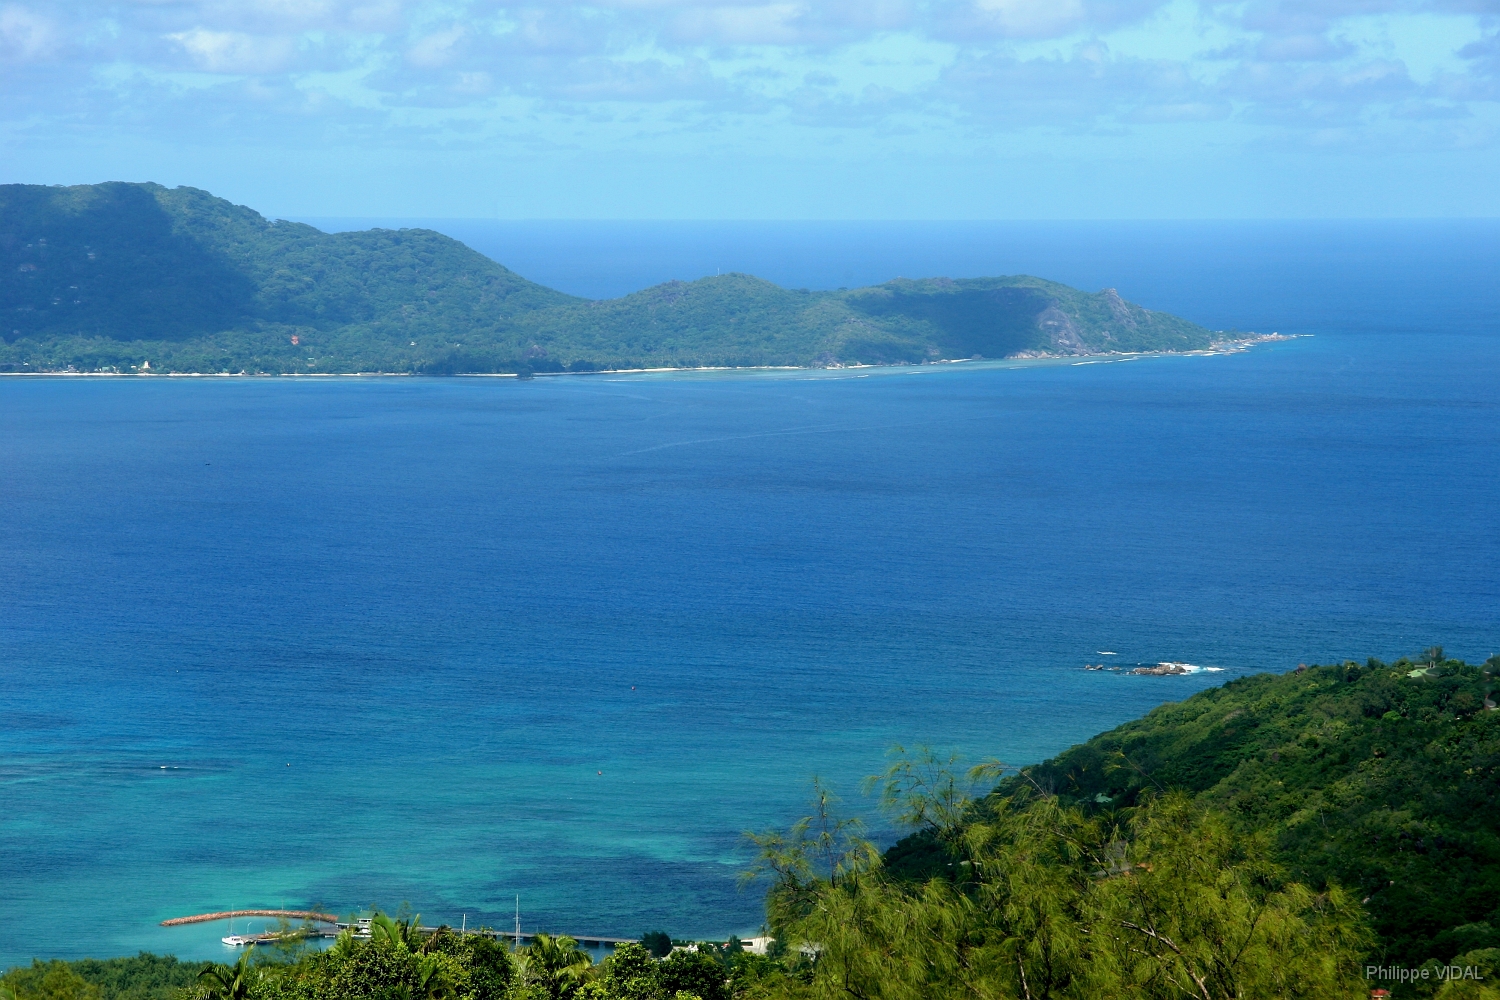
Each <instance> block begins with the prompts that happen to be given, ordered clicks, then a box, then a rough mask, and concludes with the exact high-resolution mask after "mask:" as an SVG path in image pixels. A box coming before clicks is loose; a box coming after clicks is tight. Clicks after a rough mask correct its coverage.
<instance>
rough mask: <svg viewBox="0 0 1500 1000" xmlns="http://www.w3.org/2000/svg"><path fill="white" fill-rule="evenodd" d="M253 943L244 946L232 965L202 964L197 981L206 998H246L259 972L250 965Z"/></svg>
mask: <svg viewBox="0 0 1500 1000" xmlns="http://www.w3.org/2000/svg"><path fill="white" fill-rule="evenodd" d="M254 951H255V945H253V944H252V945H251V946H250V947H248V948H246V949H245V950H244V952H243V953H242V954H241V955H240V958H239V961H237V962H235V963H234V964H233V965H224V964H222V963H216V964H214V965H207V966H204V968H203V971H202V972H200V973H198V982H199V983H201V984H202V985H203V988H204V991H205V995H206V996H207V998H208V1000H246V998H247V997H249V995H250V988H251V987H252V986H254V985H255V981H256V980H257V979H259V978H260V972H259V971H258V970H256V969H254V968H252V967H251V966H250V955H251V953H252V952H254Z"/></svg>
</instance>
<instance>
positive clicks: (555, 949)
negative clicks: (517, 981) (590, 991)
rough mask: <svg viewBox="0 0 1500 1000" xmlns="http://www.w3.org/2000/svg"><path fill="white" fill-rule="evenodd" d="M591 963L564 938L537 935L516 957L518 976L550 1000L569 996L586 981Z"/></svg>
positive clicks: (567, 938)
mask: <svg viewBox="0 0 1500 1000" xmlns="http://www.w3.org/2000/svg"><path fill="white" fill-rule="evenodd" d="M593 964H594V960H593V958H592V957H590V956H589V953H588V952H586V951H584V950H583V949H582V948H580V947H578V942H577V941H576V940H575V939H573V938H570V937H567V936H566V935H564V936H560V937H554V936H553V935H551V934H538V935H537V936H536V937H534V938H532V939H531V944H530V945H528V946H527V947H525V948H522V949H521V951H520V953H519V954H518V955H517V956H516V965H517V967H518V968H519V970H520V973H521V975H522V976H523V977H524V978H525V979H526V980H527V981H528V982H533V983H536V984H537V985H539V986H541V987H542V988H543V989H544V990H546V991H547V995H548V996H549V997H551V998H552V1000H563V998H565V997H568V996H570V995H572V993H573V991H574V990H576V989H577V988H578V987H579V986H580V985H582V983H583V982H584V981H585V980H586V979H587V978H588V975H589V972H590V969H591V967H592V966H593Z"/></svg>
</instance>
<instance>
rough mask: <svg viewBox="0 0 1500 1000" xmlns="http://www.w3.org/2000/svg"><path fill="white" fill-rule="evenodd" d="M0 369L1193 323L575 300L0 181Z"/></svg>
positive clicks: (1028, 302) (792, 347) (293, 230)
mask: <svg viewBox="0 0 1500 1000" xmlns="http://www.w3.org/2000/svg"><path fill="white" fill-rule="evenodd" d="M0 316H3V325H0V340H3V343H0V371H8V372H45V371H79V372H95V371H107V372H119V373H140V372H148V371H151V372H202V373H219V372H230V373H238V372H247V373H258V372H269V373H286V372H298V373H336V372H400V373H429V374H453V373H461V372H516V373H523V374H524V373H529V372H559V371H590V370H596V369H600V368H632V367H697V366H755V365H799V366H808V365H824V366H826V365H837V364H889V363H918V362H925V361H934V360H953V359H961V358H972V357H986V358H996V357H1009V356H1013V355H1028V354H1059V355H1071V354H1093V353H1102V352H1111V351H1124V352H1134V351H1159V350H1171V351H1181V350H1195V349H1200V348H1205V347H1207V346H1209V345H1210V344H1211V343H1212V342H1213V340H1214V336H1213V335H1212V334H1211V333H1210V332H1209V331H1207V330H1205V329H1203V328H1202V327H1199V326H1196V325H1195V324H1192V323H1189V322H1187V321H1185V320H1181V319H1178V318H1177V317H1174V316H1170V315H1167V314H1165V313H1159V312H1151V311H1149V310H1146V309H1143V308H1141V307H1140V306H1136V305H1132V304H1130V303H1127V302H1125V301H1124V300H1123V299H1122V298H1120V296H1119V295H1118V294H1116V293H1115V292H1114V291H1113V290H1106V291H1104V292H1100V293H1098V294H1095V295H1089V294H1085V293H1083V292H1079V291H1077V290H1075V289H1071V288H1068V287H1066V286H1064V285H1059V284H1056V283H1053V282H1048V281H1042V280H1040V279H1037V278H1029V277H1024V276H1022V277H1008V278H976V279H964V280H949V279H946V278H935V279H928V280H924V281H907V280H896V281H892V282H888V283H886V284H884V285H879V286H876V287H873V288H863V289H855V290H853V291H839V292H810V291H806V290H802V291H793V290H788V289H784V288H780V287H778V286H776V285H773V284H771V283H770V282H766V281H761V280H759V279H756V278H753V277H750V276H748V275H740V274H731V275H723V276H720V277H715V278H703V279H700V280H698V281H693V282H669V283H667V284H664V285H658V286H656V287H654V288H649V289H646V290H644V291H641V292H637V293H635V294H634V295H629V296H626V297H624V298H621V299H614V300H608V301H589V300H584V299H578V298H575V297H573V296H569V295H565V294H563V293H561V292H557V291H553V290H552V289H549V288H544V287H542V286H541V285H537V284H535V283H533V282H530V281H527V280H525V279H524V278H522V277H520V276H519V275H517V274H515V273H513V272H511V271H509V270H507V269H506V268H505V267H503V266H501V265H500V264H497V263H495V262H494V261H492V260H490V259H489V258H487V257H485V256H483V255H482V254H479V253H477V252H475V251H473V250H471V249H469V248H468V247H466V246H464V245H463V244H462V243H459V242H458V241H456V240H452V239H449V238H448V237H446V236H443V235H441V234H440V233H436V232H432V231H430V230H421V229H402V230H381V229H377V230H370V231H367V232H357V233H333V234H329V233H323V232H320V231H318V230H316V229H314V228H312V227H311V226H305V225H300V224H297V223H290V222H284V221H269V220H267V219H265V218H263V217H262V216H261V215H259V214H258V213H257V212H255V211H253V210H251V209H248V208H245V207H243V206H238V205H234V204H231V203H230V202H228V201H225V200H223V199H221V198H216V197H214V196H212V195H210V194H208V193H207V192H205V191H200V190H197V189H194V188H185V187H180V188H172V189H168V188H165V187H162V186H160V185H157V184H126V183H109V184H96V185H81V186H76V187H43V186H37V185H22V184H11V185H3V186H0Z"/></svg>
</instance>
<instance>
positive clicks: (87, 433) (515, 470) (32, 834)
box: [0, 277, 1500, 964]
mask: <svg viewBox="0 0 1500 1000" xmlns="http://www.w3.org/2000/svg"><path fill="white" fill-rule="evenodd" d="M1361 280H1365V279H1364V278H1363V277H1362V278H1361ZM1399 305H1400V304H1399V302H1397V303H1395V304H1393V305H1392V307H1391V309H1389V310H1387V311H1385V312H1383V313H1379V315H1380V316H1381V317H1382V319H1381V322H1380V323H1378V324H1377V323H1373V322H1370V323H1366V324H1364V325H1358V324H1351V325H1349V326H1346V327H1342V328H1341V327H1339V326H1338V325H1337V324H1325V325H1316V324H1314V323H1313V322H1310V321H1309V322H1307V323H1305V326H1304V328H1310V329H1311V332H1316V333H1317V334H1318V335H1317V336H1315V337H1312V338H1309V339H1301V340H1296V341H1292V342H1286V343H1280V344H1274V345H1268V346H1265V347H1262V348H1258V349H1256V350H1254V351H1251V352H1249V353H1246V354H1240V355H1233V356H1221V357H1188V358H1157V359H1144V360H1139V361H1131V362H1118V363H1111V364H1090V365H1071V364H1062V365H1028V366H1013V365H1003V364H989V365H976V366H952V367H943V368H929V369H917V370H899V369H893V370H880V371H856V372H842V373H818V374H816V375H815V376H814V375H809V374H808V373H795V372H793V373H758V374H730V375H692V376H669V377H664V376H632V377H620V376H613V377H610V376H590V377H569V378H558V379H536V380H533V381H530V382H516V381H514V380H502V379H452V380H418V379H413V380H397V379H387V380H375V379H349V380H327V381H313V380H309V381H292V380H103V379H88V380H85V379H76V380H67V379H48V380H42V379H31V380H23V379H7V380H0V428H3V429H4V432H5V433H4V435H3V436H0V462H3V468H5V469H6V470H7V471H6V475H5V476H4V477H3V480H0V504H3V510H4V518H3V519H0V551H3V553H4V558H3V560H0V593H3V594H5V595H6V599H5V604H4V610H3V612H0V692H3V694H0V798H3V803H4V805H3V808H0V858H3V861H4V863H3V865H0V900H3V901H4V903H5V909H6V912H7V914H11V915H19V918H20V919H15V918H14V917H12V918H11V919H8V920H7V921H6V922H5V924H4V926H3V928H0V964H9V963H12V962H16V961H23V960H27V959H29V958H30V957H31V956H32V955H61V956H77V955H83V954H94V955H104V954H118V953H127V952H132V951H134V950H136V949H138V948H149V949H153V950H158V951H174V952H176V953H177V954H179V955H182V956H184V957H189V956H191V957H217V956H219V955H221V954H222V953H223V949H222V946H220V945H219V944H218V943H217V939H218V937H219V936H220V935H221V934H223V933H225V929H224V928H223V927H222V926H212V925H205V926H200V927H197V928H184V929H172V930H168V929H162V928H159V927H157V926H156V923H157V922H158V921H160V920H162V919H164V918H166V917H170V916H177V915H181V914H185V913H192V912H200V911H205V910H215V909H221V908H227V907H248V906H277V905H281V904H286V905H288V906H291V905H306V904H310V903H314V902H318V903H322V904H324V905H327V906H330V907H333V908H335V909H338V910H340V911H348V910H350V909H352V908H354V907H357V906H362V905H368V904H370V903H380V904H382V905H385V906H394V905H397V904H399V903H400V902H401V901H403V900H407V901H410V903H411V904H412V907H413V908H414V909H416V910H419V911H420V912H421V913H422V914H423V917H424V920H427V921H428V922H437V921H440V920H444V921H454V922H457V921H458V920H460V919H462V918H463V915H465V914H467V919H468V921H469V923H470V925H471V926H472V925H474V924H475V923H476V922H481V921H487V922H491V923H494V924H499V925H502V926H508V925H509V923H510V922H511V919H512V918H511V916H510V914H511V910H512V907H513V905H514V903H513V900H514V897H515V895H517V894H519V895H520V897H521V905H522V908H523V911H524V919H525V922H526V925H527V927H528V928H530V927H535V926H541V927H551V928H553V929H562V930H572V931H586V932H593V933H602V934H610V933H615V934H631V933H636V932H639V931H640V930H642V929H645V928H647V927H654V926H661V927H666V928H668V929H669V930H671V931H672V932H673V933H674V934H678V935H683V936H687V935H710V934H725V933H728V932H731V931H737V932H744V931H747V930H750V929H753V928H754V927H756V926H758V924H759V923H760V910H759V906H760V903H759V899H758V898H757V896H756V895H755V894H754V893H742V892H739V891H738V890H737V889H736V886H735V875H736V873H737V872H738V871H739V870H740V869H741V867H742V866H743V865H744V864H745V863H746V861H747V860H748V857H747V854H746V851H745V849H744V846H743V844H742V842H741V840H740V833H741V831H743V830H744V829H746V828H752V827H761V826H764V825H768V824H785V823H787V822H789V821H790V820H792V819H794V818H795V817H796V816H797V815H799V812H798V809H799V807H800V804H801V802H802V800H803V798H804V795H805V792H806V787H807V784H806V783H807V781H808V779H809V778H810V777H811V776H812V775H814V774H821V775H823V776H825V777H827V778H828V779H830V780H832V781H833V782H834V783H835V785H836V786H837V787H839V788H840V789H842V790H843V791H844V792H845V793H846V795H847V796H848V798H849V799H850V801H851V806H854V807H857V808H863V804H862V803H861V802H860V800H859V799H858V795H857V786H858V779H859V778H860V777H861V776H863V775H865V774H868V773H871V772H872V771H875V770H877V769H879V768H880V766H881V764H882V760H883V754H884V752H885V750H886V749H887V748H888V747H889V746H890V745H891V744H892V743H894V742H898V741H899V742H904V743H908V744H913V743H919V742H928V743H932V744H934V745H936V746H940V747H943V748H952V749H957V750H960V751H962V752H964V753H967V754H969V755H971V756H988V755H995V756H999V757H1001V758H1002V759H1006V760H1009V761H1014V762H1022V761H1027V760H1035V759H1038V758H1040V757H1042V756H1045V755H1047V754H1049V753H1052V752H1055V751H1056V750H1059V749H1061V748H1063V747H1065V746H1067V745H1069V744H1070V743H1072V742H1075V741H1077V740H1079V739H1082V738H1085V737H1087V736H1088V735H1091V734H1092V733H1094V732H1097V731H1099V730H1101V729H1104V728H1107V727H1109V726H1112V725H1114V724H1117V723H1118V722H1120V721H1123V720H1125V719H1128V718H1131V717H1134V716H1137V715H1139V714H1141V713H1142V712H1144V711H1146V710H1148V709H1149V708H1150V707H1151V706H1152V705H1155V704H1157V703H1159V702H1161V701H1163V700H1168V699H1175V698H1178V697H1181V696H1183V695H1185V694H1187V693H1190V692H1191V691H1194V690H1198V689H1200V688H1202V687H1203V686H1205V685H1207V684H1211V683H1216V682H1218V681H1219V680H1222V679H1224V678H1226V677H1230V676H1234V675H1236V674H1238V673H1241V672H1244V671H1250V670H1263V669H1285V668H1288V667H1291V666H1294V665H1295V664H1296V663H1297V662H1299V661H1308V662H1311V661H1314V660H1329V659H1336V658H1344V657H1347V656H1354V657H1363V656H1365V655H1371V654H1374V655H1381V656H1395V655H1399V654H1401V653H1405V652H1412V651H1415V650H1417V649H1420V648H1421V647H1423V646H1425V645H1428V644H1430V643H1432V642H1441V643H1443V644H1444V645H1446V646H1447V647H1448V648H1449V649H1451V650H1453V651H1455V652H1456V653H1458V654H1459V655H1464V656H1469V657H1483V656H1486V655H1488V654H1489V653H1491V652H1493V651H1494V650H1495V647H1496V646H1497V645H1500V643H1497V641H1496V638H1497V637H1496V632H1497V627H1496V626H1497V622H1500V616H1497V610H1500V585H1497V581H1496V578H1495V573H1494V567H1495V565H1496V555H1497V554H1500V529H1497V527H1496V525H1497V523H1500V520H1497V518H1496V517H1495V499H1494V483H1495V479H1496V473H1497V471H1500V422H1497V420H1496V417H1497V402H1496V398H1495V394H1494V386H1495V385H1496V384H1497V375H1500V349H1497V345H1500V342H1497V340H1496V338H1495V336H1494V327H1493V325H1492V322H1491V317H1490V315H1489V313H1487V312H1483V310H1480V311H1479V313H1478V318H1475V317H1473V316H1471V317H1470V318H1469V319H1466V320H1465V319H1462V317H1459V318H1454V315H1453V314H1448V315H1446V316H1445V318H1444V319H1443V322H1441V323H1434V322H1433V321H1432V314H1431V311H1430V310H1428V309H1425V307H1424V308H1423V309H1415V308H1413V309H1410V310H1408V311H1407V312H1405V313H1402V312H1401V311H1400V308H1399ZM1098 650H1115V651H1117V652H1118V653H1119V654H1120V657H1119V658H1120V659H1121V660H1124V661H1129V662H1137V661H1147V662H1151V661H1155V660H1158V659H1169V658H1170V659H1182V660H1188V661H1191V662H1194V663H1199V664H1207V665H1216V666H1222V667H1224V668H1225V672H1224V673H1221V674H1217V675H1210V674H1203V675H1198V676H1194V677H1188V678H1133V677H1122V676H1117V675H1107V674H1106V675H1100V674H1097V673H1085V672H1083V671H1082V670H1081V669H1080V667H1081V666H1082V664H1083V663H1085V662H1097V660H1098V659H1099V657H1098V655H1097V653H1096V651H1098ZM601 772H602V773H601Z"/></svg>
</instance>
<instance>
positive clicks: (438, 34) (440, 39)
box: [406, 24, 467, 69]
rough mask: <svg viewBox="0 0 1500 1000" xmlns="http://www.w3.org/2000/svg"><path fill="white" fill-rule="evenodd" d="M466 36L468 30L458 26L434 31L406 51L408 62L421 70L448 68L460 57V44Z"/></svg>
mask: <svg viewBox="0 0 1500 1000" xmlns="http://www.w3.org/2000/svg"><path fill="white" fill-rule="evenodd" d="M465 34H467V30H466V29H465V28H464V27H463V25H458V24H456V25H454V26H453V27H451V28H446V29H444V30H442V31H434V32H433V33H432V34H430V35H427V36H426V37H424V38H422V39H421V40H419V41H418V42H417V43H416V44H415V45H413V46H412V47H411V48H409V49H407V50H406V61H407V62H409V63H411V65H413V66H416V67H418V68H421V69H436V68H439V67H442V66H447V65H448V64H449V63H451V62H453V60H454V58H455V57H456V56H457V55H458V44H459V42H461V41H462V40H463V37H464V35H465Z"/></svg>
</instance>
